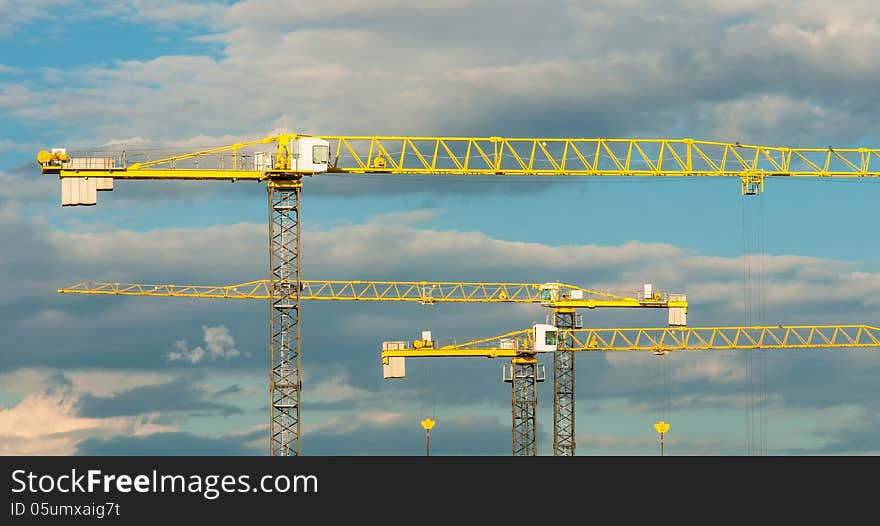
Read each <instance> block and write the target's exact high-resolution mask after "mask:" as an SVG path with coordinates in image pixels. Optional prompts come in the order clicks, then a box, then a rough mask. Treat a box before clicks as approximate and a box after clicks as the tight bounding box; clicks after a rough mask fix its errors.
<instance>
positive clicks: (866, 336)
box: [382, 325, 880, 363]
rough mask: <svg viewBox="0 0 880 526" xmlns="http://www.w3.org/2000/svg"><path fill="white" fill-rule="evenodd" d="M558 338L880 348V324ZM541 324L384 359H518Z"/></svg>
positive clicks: (627, 346)
mask: <svg viewBox="0 0 880 526" xmlns="http://www.w3.org/2000/svg"><path fill="white" fill-rule="evenodd" d="M553 332H554V334H553V338H552V339H553V342H554V346H553V349H554V350H555V342H556V341H564V339H565V338H566V337H568V336H570V337H571V340H570V341H571V342H572V343H571V345H569V346H567V347H566V348H565V350H566V351H652V352H655V353H666V352H669V351H698V350H737V349H768V350H769V349H843V348H869V347H870V348H877V347H880V328H877V327H872V326H869V325H791V326H782V325H778V326H773V327H769V326H767V327H687V328H685V327H659V328H617V329H566V330H558V331H553ZM535 334H536V332H535V329H525V330H520V331H513V332H509V333H506V334H502V335H498V336H492V337H490V338H483V339H477V340H466V341H460V342H453V343H451V344H448V345H443V346H440V345H436V344H435V343H434V342H424V341H421V340H416V341H415V342H413V343H414V345H413V346H412V347H413V348H410V345H409V344H408V342H386V343H385V344H384V345H383V351H382V359H383V361H384V362H385V363H388V359H389V358H391V357H412V358H416V357H485V358H499V357H500V358H504V357H507V358H513V357H517V356H531V355H534V354H535V353H536V352H541V351H536V350H535V349H536V345H535Z"/></svg>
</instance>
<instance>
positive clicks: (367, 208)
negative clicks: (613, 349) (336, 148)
mask: <svg viewBox="0 0 880 526" xmlns="http://www.w3.org/2000/svg"><path fill="white" fill-rule="evenodd" d="M325 4H326V5H324V4H322V6H323V7H322V8H321V9H320V10H318V11H316V10H314V9H309V8H308V3H306V2H280V1H272V0H247V1H242V2H234V3H233V2H221V3H218V2H215V3H210V4H204V3H196V2H188V1H177V0H165V1H161V2H140V1H136V0H132V1H126V2H103V1H100V0H95V1H91V2H85V3H81V2H72V1H63V0H45V1H39V2H19V1H15V0H13V1H7V2H0V20H2V22H0V49H2V53H0V116H2V118H0V240H2V244H3V246H4V247H6V249H5V250H4V252H3V253H2V254H0V281H2V283H3V288H4V290H5V294H4V297H3V298H2V299H0V316H3V319H4V320H5V321H4V323H3V325H2V328H0V438H2V440H0V443H2V445H0V453H4V454H22V453H59V454H77V453H92V454H112V453H131V454H139V453H150V452H156V451H162V452H165V451H169V450H170V451H179V452H182V453H194V452H212V451H214V452H218V453H222V454H263V453H264V451H265V426H266V422H265V415H266V409H267V407H266V404H267V399H266V396H265V393H266V388H265V385H264V379H265V368H266V363H265V362H266V360H267V357H266V354H267V353H266V348H267V344H268V339H267V332H268V329H267V327H266V316H267V315H268V312H267V310H268V308H267V307H266V306H265V305H264V304H263V303H260V302H238V303H230V302H222V301H203V302H197V301H189V300H180V299H161V298H156V299H152V298H113V297H107V298H103V297H60V296H58V295H56V294H55V293H54V290H55V289H56V288H57V287H60V286H63V285H67V284H70V283H72V282H76V281H80V280H125V281H135V282H141V281H153V282H155V281H158V282H168V283H178V284H181V283H193V284H222V283H232V282H239V281H247V280H251V279H258V278H262V277H264V275H265V274H266V266H267V255H266V244H267V243H266V238H265V236H266V224H265V223H266V219H267V211H266V194H265V189H264V187H263V186H262V185H258V184H250V183H240V182H239V183H235V184H234V185H233V184H229V183H156V182H151V181H143V182H117V185H116V188H115V190H114V192H112V193H104V194H102V195H101V203H100V204H99V205H98V206H97V207H88V208H87V207H78V208H72V209H68V208H64V209H62V208H61V207H60V206H59V188H58V186H59V185H58V183H57V181H54V180H50V179H49V178H45V177H42V176H40V175H39V173H38V170H37V168H36V166H35V164H34V162H33V158H34V155H35V154H36V151H37V150H39V149H43V148H51V147H59V146H60V147H68V148H106V149H123V148H124V149H129V150H132V149H138V148H170V147H173V148H177V149H181V148H183V149H186V148H196V147H201V146H208V145H221V144H227V143H231V142H234V141H237V140H240V139H248V138H256V137H262V136H265V135H268V134H271V133H274V132H278V131H297V132H304V133H316V134H335V133H340V134H401V135H405V134H412V135H416V134H422V135H504V136H512V137H517V136H520V137H521V136H541V135H545V136H554V137H566V136H578V137H583V136H587V137H591V136H599V137H613V136H619V137H670V138H679V137H693V138H699V139H710V140H724V141H742V142H748V143H761V144H770V145H781V146H827V145H838V146H875V145H876V140H877V139H876V138H877V132H876V124H875V123H876V122H877V120H878V119H877V117H878V116H880V115H878V112H877V110H876V108H875V104H874V101H875V86H876V83H877V80H878V77H880V68H878V66H877V65H876V64H875V63H874V62H873V61H872V60H871V58H870V57H871V56H872V54H871V53H872V51H871V50H873V49H875V48H876V46H877V45H880V24H878V22H877V20H876V16H872V15H873V13H874V12H875V11H874V9H875V8H874V7H873V6H872V3H871V2H867V1H861V0H852V1H848V2H846V4H847V6H845V8H839V9H834V10H832V9H830V8H828V7H827V6H826V5H825V4H824V3H822V2H812V1H808V2H794V1H791V2H789V1H784V2H771V1H763V0H759V1H756V2H751V3H748V4H742V3H736V2H716V3H713V5H712V6H710V7H697V6H695V5H693V3H691V2H686V1H681V2H670V3H668V5H666V4H665V5H664V10H663V12H662V13H661V12H658V11H657V10H656V9H654V8H653V7H651V4H650V3H649V2H641V1H635V2H629V3H627V4H626V5H625V6H620V5H617V3H615V2H611V1H608V2H606V1H597V2H566V1H560V2H556V4H557V5H554V6H551V7H546V8H545V7H541V8H539V7H538V6H536V5H535V4H534V3H528V2H521V3H516V5H513V6H508V8H507V9H505V10H499V9H498V7H499V6H498V5H495V3H494V2H471V1H469V0H449V1H441V2H432V3H431V5H426V6H413V5H411V4H410V3H407V2H400V1H398V0H383V1H381V2H375V3H374V5H373V4H371V8H370V10H369V11H368V12H367V11H366V10H364V9H363V8H362V6H361V5H360V4H359V3H358V2H353V1H350V0H333V1H331V2H326V3H325ZM507 4H509V3H505V5H507ZM545 9H551V10H552V12H555V13H558V14H559V15H560V16H558V17H553V19H552V20H547V18H546V17H545V16H543V13H544V12H545V11H544V10H545ZM49 13H51V14H52V16H49V15H48V14H49ZM539 17H540V18H539ZM535 19H541V20H545V21H546V24H534V23H532V22H531V21H533V20H535ZM392 21H393V23H392ZM877 191H878V188H877V187H876V183H875V182H874V181H817V180H771V181H768V182H767V185H766V192H765V194H764V195H763V196H761V197H760V200H758V199H755V198H750V199H751V200H750V201H746V202H744V201H743V199H744V198H743V197H742V196H741V195H740V191H739V182H738V181H736V180H708V179H706V180H682V179H652V180H647V181H645V180H634V179H611V180H596V179H589V178H583V179H577V180H560V179H554V180H548V179H540V180H537V179H529V178H523V179H513V180H511V179H506V178H475V180H461V179H444V180H438V179H436V178H431V177H416V178H410V179H405V178H399V177H394V176H378V177H376V176H340V175H328V176H323V177H320V178H319V177H316V178H313V179H311V180H308V181H307V182H306V186H305V189H304V201H303V209H302V210H303V217H304V223H303V225H304V230H303V232H304V233H303V244H304V256H303V269H304V270H303V272H304V276H305V277H308V278H321V279H348V278H351V279H400V280H406V279H418V280H493V281H535V282H542V281H547V280H562V281H568V282H572V283H577V284H581V285H584V286H588V287H591V288H597V289H603V288H605V289H609V290H621V289H625V290H635V289H636V288H638V287H639V286H640V284H641V283H643V282H645V281H649V282H652V283H654V284H655V285H656V286H658V287H660V288H663V289H667V290H673V291H681V292H686V293H687V294H688V298H689V300H690V302H691V309H690V312H689V322H690V323H691V324H703V325H710V324H733V323H742V322H743V321H744V320H746V319H747V317H748V316H747V315H746V305H745V304H744V290H745V289H746V287H747V285H748V286H750V287H752V289H751V290H754V287H755V285H756V282H755V281H754V280H753V281H752V282H751V283H749V284H746V283H744V281H743V267H744V261H743V259H742V257H743V254H744V253H745V252H747V251H748V252H753V251H755V250H756V246H755V245H754V244H753V243H752V244H751V245H750V246H748V247H747V246H744V241H743V240H744V229H746V228H747V225H746V224H745V223H744V213H745V214H747V217H749V218H750V220H749V221H750V222H749V224H748V228H747V230H746V232H747V233H748V236H749V239H751V240H754V239H755V238H756V237H755V236H757V234H758V232H759V231H760V232H762V233H763V236H764V248H765V249H766V255H765V256H764V262H765V266H764V271H765V277H766V284H765V290H764V292H765V294H764V301H763V305H762V306H760V307H762V309H763V311H765V312H766V315H765V320H764V321H767V322H768V323H849V322H851V323H872V324H876V320H877V319H878V314H880V312H878V311H880V301H878V299H877V298H880V274H878V272H880V268H878V265H880V248H878V247H877V244H876V243H873V242H872V239H871V237H870V235H871V234H872V233H873V228H872V227H873V224H874V221H875V219H874V218H875V212H874V211H875V209H876V206H875V200H876V195H875V194H876V193H877ZM759 209H760V210H761V211H762V214H763V225H762V226H760V228H759V224H758V222H757V217H758V215H757V214H758V211H759ZM757 270H758V269H757V267H756V268H754V269H753V271H754V272H757ZM750 306H751V307H752V308H753V309H755V312H757V309H758V307H759V306H758V305H756V304H754V301H752V304H751V305H750ZM544 314H545V313H544V312H543V311H542V310H541V309H540V308H538V307H512V306H508V305H501V306H479V305H464V306H454V305H443V306H434V307H430V308H427V307H421V306H416V307H414V306H409V305H341V304H332V303H328V304H309V305H306V306H305V308H304V313H303V324H304V325H303V345H304V358H303V360H304V365H303V366H304V371H305V374H306V383H305V385H306V389H305V395H304V402H303V404H304V408H303V415H304V417H303V418H304V425H305V426H306V427H305V435H304V438H303V444H304V452H306V454H334V455H337V454H340V455H341V454H376V453H378V454H420V453H421V451H422V449H421V448H422V447H423V446H422V444H423V443H422V442H421V437H422V434H421V433H422V430H421V428H420V427H419V424H418V421H419V420H420V419H421V418H423V417H424V416H426V413H428V412H430V413H432V415H433V416H435V417H436V418H437V420H438V424H437V427H436V428H435V429H434V430H433V431H432V450H434V451H437V452H442V453H446V454H492V455H496V454H497V455H504V454H507V453H508V451H509V437H510V429H509V421H510V408H509V405H507V404H509V391H508V389H509V387H508V386H507V385H506V384H502V383H501V382H500V380H499V376H500V371H499V368H500V366H501V363H500V362H497V361H491V360H435V361H433V362H432V363H424V362H414V363H412V364H408V365H409V366H408V377H407V378H406V379H405V380H403V381H400V382H382V380H381V371H380V368H379V361H378V349H379V345H380V343H381V341H382V340H385V339H402V338H410V337H414V336H416V335H418V331H419V330H421V329H432V330H433V331H434V334H435V335H437V336H479V335H486V336H488V335H491V334H495V333H501V332H506V331H508V330H513V329H518V328H522V327H526V326H529V325H530V324H531V323H532V322H533V321H537V320H541V319H543V317H544ZM584 317H585V322H586V323H587V324H590V325H594V326H618V325H619V326H627V325H629V326H632V325H639V324H647V325H662V324H663V323H664V322H665V319H664V316H662V315H660V313H658V312H657V311H651V312H621V311H615V312H608V311H595V312H589V313H586V314H585V316H584ZM755 321H760V320H755ZM195 348H201V349H203V350H208V351H211V352H209V355H210V356H214V359H211V358H205V359H204V360H201V361H199V362H198V363H182V362H180V361H173V360H170V359H169V353H171V352H173V351H174V350H175V349H177V350H179V349H187V350H192V349H195ZM211 353H213V354H211ZM667 358H668V364H667V367H669V374H670V378H672V379H673V382H672V385H671V389H670V399H669V403H668V405H669V407H670V410H669V414H665V415H658V410H657V399H658V397H660V398H663V397H664V396H665V395H664V394H663V392H664V391H663V385H662V384H661V383H660V377H659V376H658V369H657V362H656V360H657V359H656V358H655V357H653V356H643V355H633V356H605V355H598V356H580V357H579V358H578V384H577V385H578V406H577V407H578V414H577V422H578V434H579V445H578V452H579V454H635V455H651V454H656V452H657V448H656V436H655V435H654V434H653V430H652V429H651V427H650V424H651V423H652V422H653V421H654V420H656V418H657V417H658V416H662V417H664V418H665V419H667V420H669V421H671V422H672V424H673V429H672V431H671V433H670V435H669V436H668V438H667V452H669V453H670V454H697V455H699V454H713V455H728V454H729V455H741V454H745V453H746V452H747V446H746V443H747V436H746V423H747V418H746V414H747V408H748V398H749V396H750V392H749V388H748V385H749V376H748V374H747V369H746V364H747V355H745V354H740V353H704V354H688V355H682V356H670V357H667ZM759 359H760V360H761V361H760V362H758V361H757V360H759ZM753 360H755V362H754V363H753V364H760V365H761V366H762V367H766V373H767V374H766V378H767V390H766V392H767V396H768V401H769V402H768V406H767V409H766V415H767V417H768V418H767V420H768V424H767V431H766V440H767V443H768V450H769V451H770V452H773V453H776V454H804V453H807V454H816V453H818V454H840V453H843V454H864V453H867V454H872V453H877V452H878V451H880V447H878V444H877V442H876V441H872V440H871V438H870V437H871V436H874V435H876V431H877V430H880V414H878V412H877V409H876V407H877V404H876V400H877V392H876V388H875V387H874V382H873V378H874V377H875V376H876V373H877V372H878V368H880V361H878V358H876V354H875V353H873V352H868V351H845V352H835V353H829V352H820V351H805V352H803V353H800V354H792V353H789V354H785V355H778V354H777V355H769V354H768V355H767V356H765V357H764V358H757V357H753ZM548 367H549V363H548ZM753 380H754V378H753ZM549 384H550V382H547V383H545V384H544V385H542V386H540V391H539V399H540V400H541V402H540V403H541V407H540V409H539V420H540V424H539V425H540V432H541V434H540V448H541V452H542V453H543V454H547V453H549V447H550V444H551V438H550V434H549V433H550V429H551V424H552V412H551V406H550V400H551V392H550V385H549ZM752 394H754V393H752ZM135 401H136V402H137V403H135ZM172 402H173V403H172ZM729 426H730V427H729ZM731 428H732V429H735V430H736V431H734V432H729V431H728V430H729V429H731ZM872 433H874V435H872Z"/></svg>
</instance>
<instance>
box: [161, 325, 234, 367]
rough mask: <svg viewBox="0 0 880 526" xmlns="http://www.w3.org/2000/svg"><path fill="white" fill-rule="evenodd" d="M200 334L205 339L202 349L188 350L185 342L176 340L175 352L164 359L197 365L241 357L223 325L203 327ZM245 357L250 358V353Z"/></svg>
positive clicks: (198, 347) (199, 347) (200, 347)
mask: <svg viewBox="0 0 880 526" xmlns="http://www.w3.org/2000/svg"><path fill="white" fill-rule="evenodd" d="M202 332H203V333H204V339H205V344H204V347H203V346H201V345H199V346H196V347H193V348H190V347H189V344H188V343H187V342H186V340H178V341H176V342H174V349H175V350H174V351H171V352H169V353H168V354H167V355H166V359H167V360H168V361H169V362H187V363H191V364H197V363H201V362H202V361H211V362H216V361H218V360H222V361H228V360H231V359H233V358H237V357H238V356H241V351H239V350H238V349H236V348H235V338H233V337H232V335H231V334H230V333H229V329H228V328H227V327H226V326H225V325H217V326H213V327H207V326H203V327H202ZM245 356H250V353H246V354H245Z"/></svg>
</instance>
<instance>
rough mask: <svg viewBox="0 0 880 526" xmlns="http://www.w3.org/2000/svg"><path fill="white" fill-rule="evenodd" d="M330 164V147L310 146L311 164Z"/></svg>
mask: <svg viewBox="0 0 880 526" xmlns="http://www.w3.org/2000/svg"><path fill="white" fill-rule="evenodd" d="M327 162H330V147H329V146H327V145H324V144H316V145H314V146H312V163H314V164H323V163H327Z"/></svg>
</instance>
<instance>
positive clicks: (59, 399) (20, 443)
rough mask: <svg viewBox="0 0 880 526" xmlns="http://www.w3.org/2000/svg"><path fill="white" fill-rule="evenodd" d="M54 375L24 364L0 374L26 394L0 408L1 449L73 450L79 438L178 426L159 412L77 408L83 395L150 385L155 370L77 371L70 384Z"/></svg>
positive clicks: (13, 389)
mask: <svg viewBox="0 0 880 526" xmlns="http://www.w3.org/2000/svg"><path fill="white" fill-rule="evenodd" d="M53 373H54V374H53ZM55 375H57V371H51V370H48V369H25V370H19V371H16V372H15V373H11V374H4V375H2V376H0V380H2V381H0V385H3V387H4V391H6V390H9V391H11V392H20V393H24V394H25V396H24V397H23V398H22V400H21V401H20V402H19V403H17V404H16V405H14V406H12V407H9V408H5V409H0V455H71V454H73V453H75V452H76V444H77V443H78V442H79V441H81V440H84V439H86V438H89V437H106V436H108V435H119V434H126V435H143V434H150V433H156V432H164V431H175V430H177V429H178V428H177V427H176V426H174V425H169V424H168V423H159V422H157V418H158V417H159V416H160V415H155V414H154V415H139V416H137V417H111V418H85V417H81V416H79V415H78V414H77V402H78V399H79V396H81V395H83V394H87V393H89V394H91V393H96V394H100V393H107V392H112V391H115V390H125V389H127V388H131V387H133V386H136V385H148V384H149V383H150V382H153V381H155V380H156V378H154V377H153V376H155V375H150V374H144V373H135V374H126V373H120V372H113V373H110V372H91V371H78V372H75V373H72V374H71V377H73V378H76V380H75V381H72V382H70V383H69V384H65V383H58V382H57V380H55V381H53V380H52V378H57V376H55ZM123 384H124V385H123ZM47 386H48V388H47ZM35 388H36V389H35Z"/></svg>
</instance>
